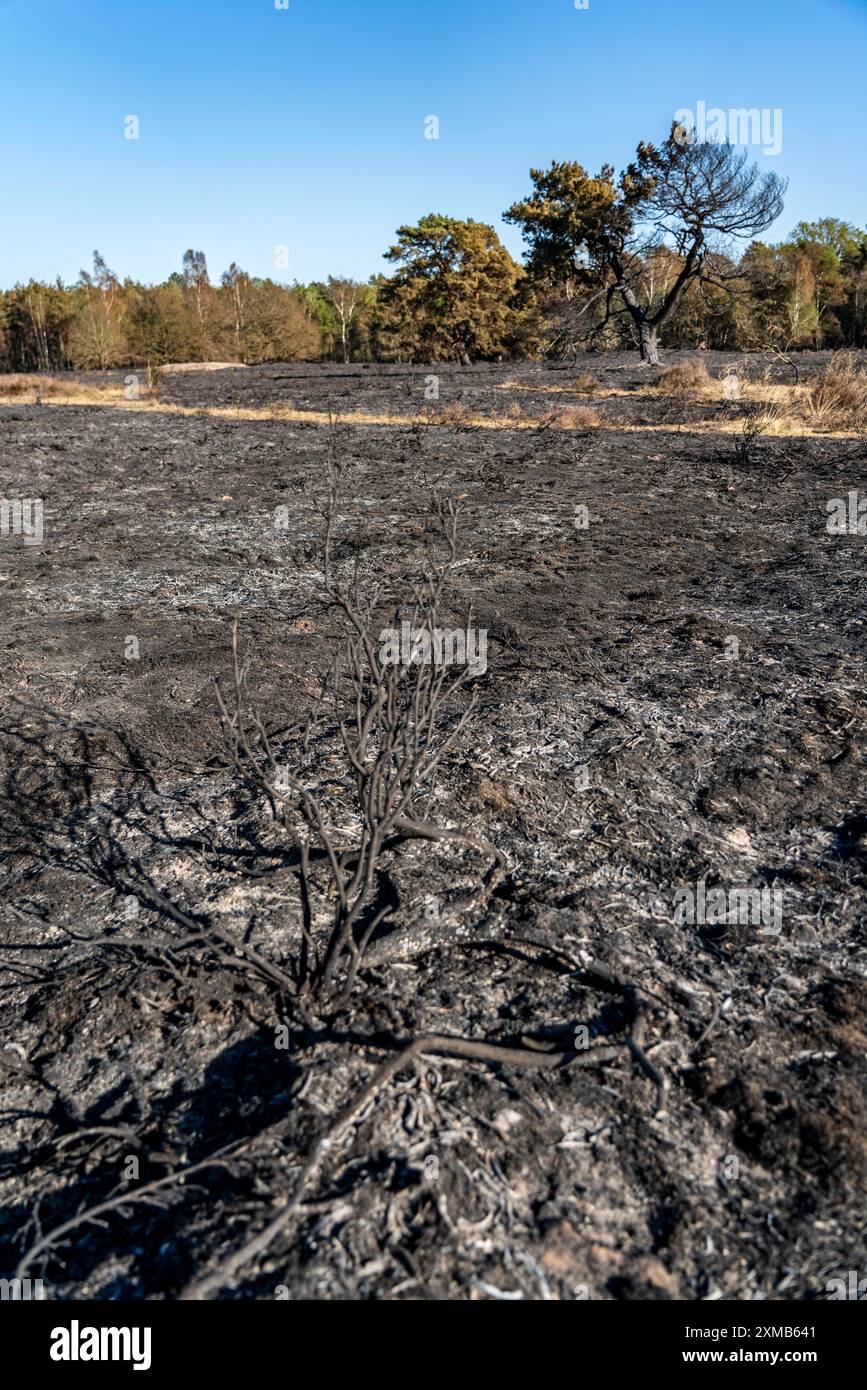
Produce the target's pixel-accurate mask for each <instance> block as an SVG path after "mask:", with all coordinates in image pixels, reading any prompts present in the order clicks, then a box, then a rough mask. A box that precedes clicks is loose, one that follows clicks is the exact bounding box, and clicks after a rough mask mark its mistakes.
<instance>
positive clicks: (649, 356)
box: [638, 319, 659, 367]
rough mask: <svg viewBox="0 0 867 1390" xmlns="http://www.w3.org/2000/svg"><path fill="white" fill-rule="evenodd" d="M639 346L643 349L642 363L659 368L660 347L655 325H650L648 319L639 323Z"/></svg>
mask: <svg viewBox="0 0 867 1390" xmlns="http://www.w3.org/2000/svg"><path fill="white" fill-rule="evenodd" d="M638 344H639V347H640V349H641V360H642V362H646V363H647V365H648V366H649V367H658V366H659V346H658V343H657V339H656V324H655V323H648V321H647V320H646V319H644V320H643V321H639V324H638Z"/></svg>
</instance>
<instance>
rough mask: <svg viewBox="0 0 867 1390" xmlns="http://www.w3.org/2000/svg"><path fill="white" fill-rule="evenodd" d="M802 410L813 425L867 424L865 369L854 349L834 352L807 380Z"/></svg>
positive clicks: (816, 426)
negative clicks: (822, 368)
mask: <svg viewBox="0 0 867 1390" xmlns="http://www.w3.org/2000/svg"><path fill="white" fill-rule="evenodd" d="M806 412H807V418H808V419H809V421H810V424H811V425H812V426H813V427H814V428H815V429H845V428H847V426H853V425H854V426H855V427H856V428H861V427H863V426H865V425H867V371H865V369H864V366H863V365H862V364H861V363H859V361H858V358H857V357H856V355H855V353H854V352H838V353H835V354H834V356H833V357H832V358H831V361H830V362H829V363H828V365H827V367H825V369H824V371H822V372H820V373H819V375H818V376H817V377H816V379H815V380H814V381H813V382H811V383H810V386H809V388H808V390H807V399H806Z"/></svg>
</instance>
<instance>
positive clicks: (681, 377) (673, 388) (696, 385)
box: [656, 362, 710, 396]
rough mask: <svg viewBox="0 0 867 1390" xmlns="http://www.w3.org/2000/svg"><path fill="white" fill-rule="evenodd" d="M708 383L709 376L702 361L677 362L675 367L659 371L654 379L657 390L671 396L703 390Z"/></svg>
mask: <svg viewBox="0 0 867 1390" xmlns="http://www.w3.org/2000/svg"><path fill="white" fill-rule="evenodd" d="M709 385H710V377H709V376H708V372H707V367H706V366H705V365H704V363H703V362H679V363H678V365H677V366H676V367H668V368H667V369H666V371H664V372H660V373H659V376H658V377H657V379H656V388H657V390H659V391H664V392H666V393H667V394H668V395H672V396H681V395H687V394H688V393H689V392H691V391H704V390H706V389H707V387H708V386H709Z"/></svg>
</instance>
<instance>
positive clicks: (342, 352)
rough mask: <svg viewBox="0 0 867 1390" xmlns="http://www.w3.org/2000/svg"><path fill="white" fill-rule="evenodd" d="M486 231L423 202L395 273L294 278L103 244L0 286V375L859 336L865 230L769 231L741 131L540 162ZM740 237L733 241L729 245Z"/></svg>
mask: <svg viewBox="0 0 867 1390" xmlns="http://www.w3.org/2000/svg"><path fill="white" fill-rule="evenodd" d="M530 175H531V180H532V184H533V188H532V190H531V192H530V194H529V195H528V196H527V197H526V198H525V199H523V200H522V201H519V202H517V203H514V204H513V205H512V206H511V207H510V208H509V209H507V210H506V212H505V213H504V217H505V219H506V220H507V221H508V222H511V223H513V224H515V225H517V226H519V227H520V229H521V232H522V234H523V237H524V239H525V241H526V243H527V247H528V251H527V255H526V257H525V261H524V264H523V265H522V264H519V263H518V262H517V261H516V260H514V258H513V257H512V256H511V255H510V253H509V252H508V250H507V249H506V248H505V247H504V246H503V244H502V242H501V241H500V239H499V237H498V236H497V233H496V232H495V230H494V229H493V227H490V226H488V225H487V224H485V223H482V222H476V221H474V220H472V219H465V220H462V219H459V218H454V217H447V216H444V215H441V214H436V213H431V214H428V215H427V216H426V217H423V218H421V220H420V221H419V222H418V223H417V224H415V225H414V226H403V227H400V228H398V231H397V234H396V241H395V243H394V245H393V246H391V247H390V248H389V250H388V251H387V252H386V253H385V259H386V260H387V261H389V262H390V263H391V265H392V266H393V267H394V270H393V273H392V274H391V275H389V276H386V275H381V274H380V275H374V276H372V277H371V278H370V280H369V281H367V282H366V283H362V282H359V281H356V280H352V279H349V278H346V277H341V276H332V277H329V279H328V280H327V281H324V282H313V283H311V284H307V285H304V284H298V283H295V284H292V285H286V284H282V283H279V282H277V281H276V280H272V279H270V278H264V279H263V278H260V277H256V276H251V275H248V274H247V273H246V272H245V271H244V270H242V269H241V268H240V267H239V266H237V265H235V264H234V263H233V264H232V265H230V266H229V268H228V270H226V271H225V272H224V273H223V274H222V275H221V276H220V278H219V282H218V283H216V284H215V283H213V281H212V279H211V277H210V275H209V272H208V266H207V262H206V258H205V255H204V254H203V252H201V251H196V250H192V249H191V250H188V251H187V252H186V253H185V254H184V256H183V261H182V266H181V270H180V271H178V272H175V273H174V274H172V275H170V276H169V277H168V279H167V280H166V281H164V282H163V283H162V284H159V285H143V284H140V283H138V282H137V281H134V280H130V279H124V280H121V279H120V277H119V276H118V275H117V274H116V273H115V272H114V271H113V270H111V269H110V268H109V266H108V265H107V264H106V262H105V260H104V259H103V257H102V256H101V255H100V254H99V253H98V252H94V256H93V266H92V269H91V270H90V271H85V270H83V271H82V272H81V274H80V276H79V279H78V280H77V281H76V283H75V284H72V285H64V284H63V283H62V282H61V281H60V279H58V280H57V281H56V282H55V283H54V284H45V283H43V282H39V281H33V280H31V281H30V282H29V283H28V284H26V285H22V284H18V285H16V286H15V287H14V288H13V289H9V290H6V291H0V370H2V371H6V372H50V371H57V370H64V369H68V368H73V369H78V370H106V369H109V368H120V367H126V366H130V367H142V366H148V367H152V368H156V367H159V366H161V365H163V364H165V363H168V362H182V361H183V362H196V361H202V362H204V361H237V362H240V363H257V362H269V361H317V360H325V361H340V362H373V361H379V362H412V361H417V362H442V361H452V362H462V363H468V362H472V361H491V360H498V359H503V358H521V357H542V356H545V355H561V356H562V355H565V354H567V353H569V352H574V351H577V350H579V349H580V348H583V347H589V346H595V347H598V348H601V349H606V350H614V349H623V348H630V347H636V348H638V349H639V350H640V352H641V356H642V358H643V359H644V360H645V361H647V362H651V363H653V362H655V361H658V356H657V353H658V347H659V346H663V347H669V348H707V349H715V350H719V351H750V350H760V351H768V350H776V351H781V352H786V351H791V350H795V349H811V348H816V349H818V348H843V347H856V348H857V347H864V346H865V345H867V230H862V229H860V228H858V227H856V226H854V225H853V224H851V223H849V222H845V221H842V220H840V219H838V218H835V217H824V218H821V219H819V220H817V221H813V222H800V223H799V224H798V225H797V227H795V228H794V230H793V231H792V233H791V235H790V236H789V237H788V238H787V240H785V241H784V242H781V243H779V244H776V245H769V244H767V243H765V242H763V241H762V240H761V239H759V237H758V235H757V234H758V233H760V232H761V231H763V230H764V229H765V228H767V227H768V226H770V224H771V223H772V222H773V221H775V220H776V218H777V217H778V216H779V215H780V213H781V211H782V206H783V195H784V193H785V184H784V183H783V182H782V180H780V179H779V178H778V177H777V176H776V175H774V174H769V173H760V172H759V170H758V169H757V168H756V166H755V165H751V166H748V165H747V163H746V156H745V155H744V154H739V153H736V152H735V151H734V150H733V148H732V147H731V146H730V145H713V144H708V143H704V144H696V143H694V142H691V141H690V140H688V139H686V138H684V136H683V134H682V132H681V131H680V128H678V127H673V128H672V131H671V134H670V135H669V137H668V138H667V140H666V141H665V142H663V144H662V145H661V146H660V147H658V148H657V147H656V146H654V145H650V144H643V143H642V144H640V145H639V146H638V149H637V152H636V158H635V160H634V161H633V162H632V163H631V164H630V165H629V166H628V167H627V169H626V170H624V171H623V173H622V174H621V176H620V178H619V180H615V176H614V171H613V169H612V168H611V166H608V165H606V166H604V167H603V168H602V170H601V171H600V173H599V174H598V175H596V176H591V175H590V174H588V173H587V172H586V171H585V170H584V169H583V167H582V166H581V165H580V164H577V163H574V162H566V163H556V162H555V163H552V164H551V166H550V168H548V169H534V170H531V171H530ZM737 241H741V242H743V243H744V248H743V249H742V250H740V251H739V252H738V253H735V251H734V250H733V247H734V243H735V242H737Z"/></svg>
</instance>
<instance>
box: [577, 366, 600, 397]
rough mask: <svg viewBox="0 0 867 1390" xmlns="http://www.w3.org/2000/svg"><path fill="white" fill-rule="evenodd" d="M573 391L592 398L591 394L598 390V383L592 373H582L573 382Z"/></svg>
mask: <svg viewBox="0 0 867 1390" xmlns="http://www.w3.org/2000/svg"><path fill="white" fill-rule="evenodd" d="M575 389H576V390H578V391H583V392H585V394H586V395H588V396H592V395H593V393H594V392H595V391H597V390H598V389H599V382H598V381H597V380H596V377H595V376H594V375H593V373H592V372H582V373H581V375H580V376H579V378H578V380H577V381H576V382H575Z"/></svg>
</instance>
